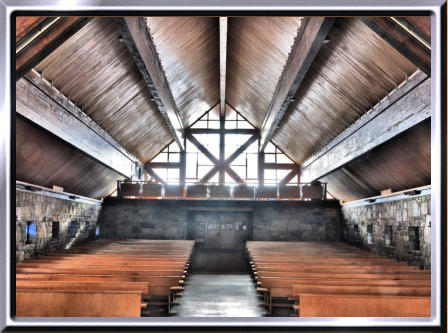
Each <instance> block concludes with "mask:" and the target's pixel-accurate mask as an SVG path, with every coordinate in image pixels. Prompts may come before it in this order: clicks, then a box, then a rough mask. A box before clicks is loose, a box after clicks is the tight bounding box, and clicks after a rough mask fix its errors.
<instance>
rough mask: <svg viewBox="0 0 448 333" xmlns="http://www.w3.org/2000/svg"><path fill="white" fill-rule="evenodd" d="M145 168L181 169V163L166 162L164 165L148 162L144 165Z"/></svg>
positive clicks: (162, 163)
mask: <svg viewBox="0 0 448 333" xmlns="http://www.w3.org/2000/svg"><path fill="white" fill-rule="evenodd" d="M146 166H147V167H149V168H156V169H159V168H165V169H179V168H180V167H181V163H180V162H179V163H173V162H168V163H164V162H149V163H146Z"/></svg>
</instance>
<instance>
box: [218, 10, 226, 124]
mask: <svg viewBox="0 0 448 333" xmlns="http://www.w3.org/2000/svg"><path fill="white" fill-rule="evenodd" d="M219 62H220V64H219V70H220V98H221V107H220V114H221V117H224V116H225V115H226V71H227V17H220V18H219Z"/></svg>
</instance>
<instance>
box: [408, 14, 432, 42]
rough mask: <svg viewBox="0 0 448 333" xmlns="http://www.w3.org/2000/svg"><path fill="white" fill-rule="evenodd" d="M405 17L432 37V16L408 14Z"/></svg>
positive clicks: (427, 35)
mask: <svg viewBox="0 0 448 333" xmlns="http://www.w3.org/2000/svg"><path fill="white" fill-rule="evenodd" d="M404 18H405V19H406V20H407V21H408V22H409V23H411V24H412V25H413V26H414V27H416V28H417V29H418V30H420V31H421V32H422V33H423V34H425V35H426V37H428V38H431V16H406V17H404Z"/></svg>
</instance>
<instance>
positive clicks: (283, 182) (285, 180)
mask: <svg viewBox="0 0 448 333" xmlns="http://www.w3.org/2000/svg"><path fill="white" fill-rule="evenodd" d="M299 173H300V167H299V166H298V165H297V164H295V167H294V169H292V170H291V172H290V173H288V174H287V175H286V176H285V178H283V179H282V180H281V181H280V183H278V185H279V186H285V185H286V184H288V183H289V182H290V181H291V180H292V179H293V178H294V177H295V176H296V175H298V174H299Z"/></svg>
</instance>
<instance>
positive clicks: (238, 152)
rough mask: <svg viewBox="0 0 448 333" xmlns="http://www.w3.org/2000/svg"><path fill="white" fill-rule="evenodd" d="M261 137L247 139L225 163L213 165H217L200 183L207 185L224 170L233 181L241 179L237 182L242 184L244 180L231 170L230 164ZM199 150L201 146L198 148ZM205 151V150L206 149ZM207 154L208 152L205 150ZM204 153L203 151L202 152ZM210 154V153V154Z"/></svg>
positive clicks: (255, 136)
mask: <svg viewBox="0 0 448 333" xmlns="http://www.w3.org/2000/svg"><path fill="white" fill-rule="evenodd" d="M258 138H259V135H258V134H254V135H252V136H251V137H250V138H249V139H247V141H246V142H245V143H244V144H243V145H241V146H240V147H239V148H238V149H237V150H236V151H235V152H234V153H233V154H232V155H230V156H229V157H228V158H227V159H226V160H225V161H223V162H222V163H219V161H218V160H216V161H217V162H218V163H215V162H213V161H212V162H213V164H215V166H214V167H213V168H212V169H211V170H210V171H209V172H208V173H207V174H206V175H205V176H204V177H202V179H201V180H200V181H199V182H200V183H205V182H207V181H209V180H210V179H211V178H212V177H213V176H214V175H216V174H217V173H218V172H219V170H220V168H222V169H223V170H225V171H226V172H227V173H228V174H229V176H230V177H232V179H233V180H235V181H237V178H239V179H240V181H237V182H242V178H241V177H240V176H238V174H237V173H236V172H235V171H233V170H230V168H231V167H230V163H232V162H233V161H234V160H235V159H236V158H237V157H238V156H240V155H241V154H242V153H243V152H244V151H245V150H246V149H247V148H248V147H249V146H250V145H251V144H252V143H254V142H255V141H256V140H258ZM196 147H198V149H200V148H199V146H196ZM204 149H205V148H204ZM205 150H206V151H207V152H208V150H207V149H205ZM201 152H202V151H201ZM208 153H209V154H210V152H208Z"/></svg>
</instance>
